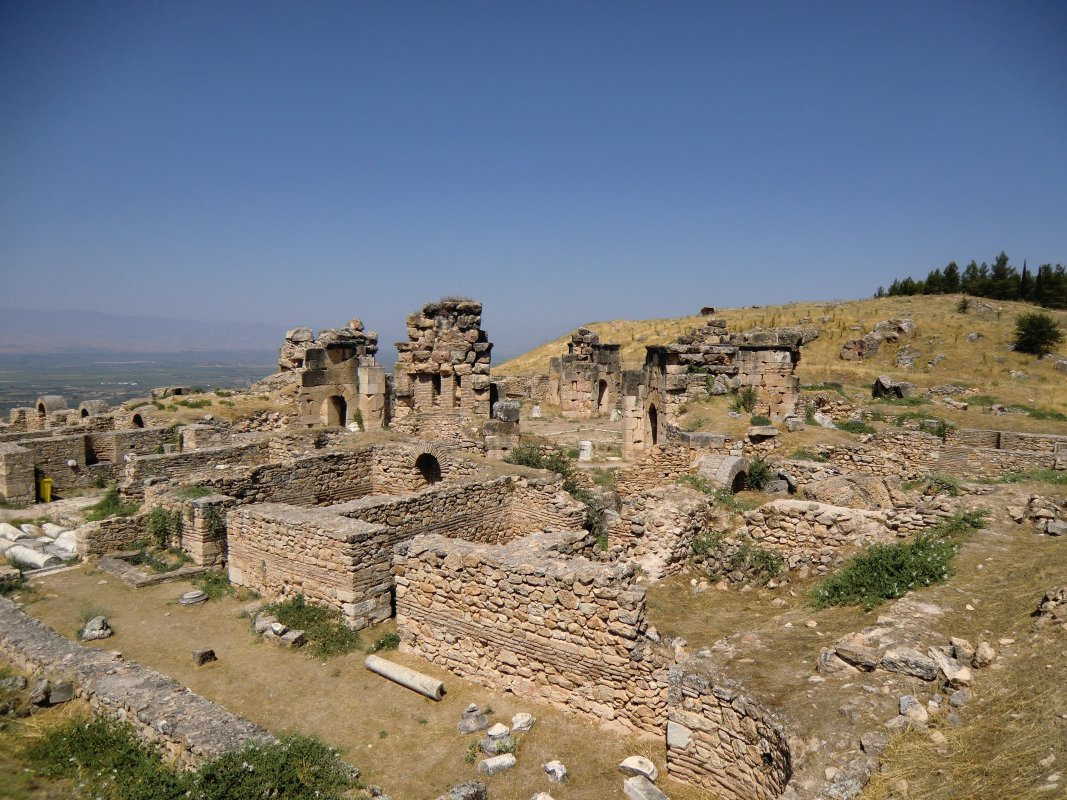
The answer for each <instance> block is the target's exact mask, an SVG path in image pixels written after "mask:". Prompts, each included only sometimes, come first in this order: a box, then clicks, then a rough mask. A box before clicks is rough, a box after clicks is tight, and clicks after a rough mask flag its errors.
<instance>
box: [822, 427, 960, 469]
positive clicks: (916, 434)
mask: <svg viewBox="0 0 1067 800" xmlns="http://www.w3.org/2000/svg"><path fill="white" fill-rule="evenodd" d="M941 446H942V443H941V440H940V439H939V438H938V437H936V436H934V435H932V434H929V433H924V432H922V431H906V430H905V431H888V432H885V433H880V434H877V435H875V436H873V437H871V438H870V439H869V440H868V441H867V442H866V443H859V442H857V443H856V444H855V445H852V446H848V447H843V446H839V445H814V446H813V447H812V450H814V451H815V452H816V453H818V454H819V455H821V456H823V457H824V458H826V459H827V460H828V461H830V462H831V463H832V464H833V465H834V466H837V467H840V468H842V469H845V470H851V471H853V472H864V473H868V474H871V475H882V476H886V475H892V476H895V477H898V478H902V479H903V480H914V479H916V478H920V477H922V476H924V475H927V474H929V473H930V472H936V471H937V469H938V459H939V457H940V453H941Z"/></svg>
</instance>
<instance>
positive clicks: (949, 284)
mask: <svg viewBox="0 0 1067 800" xmlns="http://www.w3.org/2000/svg"><path fill="white" fill-rule="evenodd" d="M959 293H963V294H967V295H971V296H973V297H989V298H991V299H993V300H1021V301H1023V302H1027V303H1033V304H1035V305H1039V306H1044V307H1045V308H1067V268H1065V267H1064V265H1063V264H1057V265H1056V266H1052V265H1051V264H1042V265H1041V266H1040V267H1038V268H1037V270H1036V271H1033V272H1032V271H1030V270H1029V269H1028V268H1027V266H1026V262H1025V261H1024V262H1023V267H1022V270H1021V271H1020V270H1019V269H1017V268H1016V267H1014V266H1012V265H1011V264H1010V263H1009V260H1008V255H1007V253H1003V252H1002V253H1001V254H1000V255H999V256H997V257H996V259H995V260H994V261H993V264H992V265H990V264H987V263H985V262H984V261H983V262H982V263H981V264H977V263H975V262H974V261H971V263H970V264H968V265H967V266H966V267H964V268H963V269H962V270H961V269H960V268H959V266H958V265H957V264H956V262H955V261H950V262H949V264H948V266H946V267H945V268H944V269H935V270H931V271H930V273H929V274H928V275H927V276H926V278H925V279H919V280H916V279H915V278H912V277H910V276H909V277H907V278H904V279H902V280H895V281H893V282H892V283H891V284H890V285H889V289H888V290H887V289H886V288H885V287H884V286H879V287H878V291H877V292H875V294H874V296H875V297H898V296H901V295H913V294H959Z"/></svg>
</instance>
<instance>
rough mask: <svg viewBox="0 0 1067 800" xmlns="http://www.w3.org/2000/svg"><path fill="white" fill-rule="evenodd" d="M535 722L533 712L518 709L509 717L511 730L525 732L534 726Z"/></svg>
mask: <svg viewBox="0 0 1067 800" xmlns="http://www.w3.org/2000/svg"><path fill="white" fill-rule="evenodd" d="M535 722H537V719H536V718H535V717H534V715H533V714H527V713H526V712H525V711H520V712H519V713H518V714H516V715H515V716H513V717H512V718H511V732H512V733H526V732H527V731H529V730H530V728H532V727H533V726H534V723H535Z"/></svg>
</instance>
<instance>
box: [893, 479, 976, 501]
mask: <svg viewBox="0 0 1067 800" xmlns="http://www.w3.org/2000/svg"><path fill="white" fill-rule="evenodd" d="M901 488H902V489H908V490H913V489H931V490H933V492H934V494H947V495H949V496H950V497H959V496H960V495H961V494H963V487H962V486H961V485H960V480H959V478H957V477H956V476H955V475H944V474H941V473H932V474H930V475H928V476H927V477H925V478H920V479H919V480H914V481H904V483H902V484H901Z"/></svg>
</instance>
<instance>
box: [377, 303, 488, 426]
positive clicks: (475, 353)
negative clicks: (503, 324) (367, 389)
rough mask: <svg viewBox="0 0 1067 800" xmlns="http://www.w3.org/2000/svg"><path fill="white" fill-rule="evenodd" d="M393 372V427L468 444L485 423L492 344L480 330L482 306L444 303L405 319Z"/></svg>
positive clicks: (479, 304) (431, 305) (431, 304)
mask: <svg viewBox="0 0 1067 800" xmlns="http://www.w3.org/2000/svg"><path fill="white" fill-rule="evenodd" d="M407 323H408V341H406V342H398V343H397V345H396V348H397V351H398V353H399V357H398V360H397V362H396V369H395V370H394V372H393V381H394V387H393V426H394V427H395V428H396V429H397V430H398V431H401V432H402V433H407V434H410V435H412V436H425V435H427V434H429V435H432V436H433V438H435V439H449V440H452V441H454V442H455V443H457V444H464V445H468V446H469V445H470V443H471V442H472V441H473V440H474V439H475V437H476V436H477V429H478V427H479V426H480V425H482V424H484V423H485V422H486V421H488V420H489V415H490V378H489V363H490V359H491V354H492V350H493V345H492V343H491V342H490V341H489V338H488V336H487V335H486V332H485V331H484V330H482V327H481V325H482V304H481V303H479V302H477V301H475V300H464V299H444V300H441V301H440V302H437V303H427V304H426V305H425V306H423V308H422V311H421V312H416V313H414V314H410V315H409V316H408V318H407Z"/></svg>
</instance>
